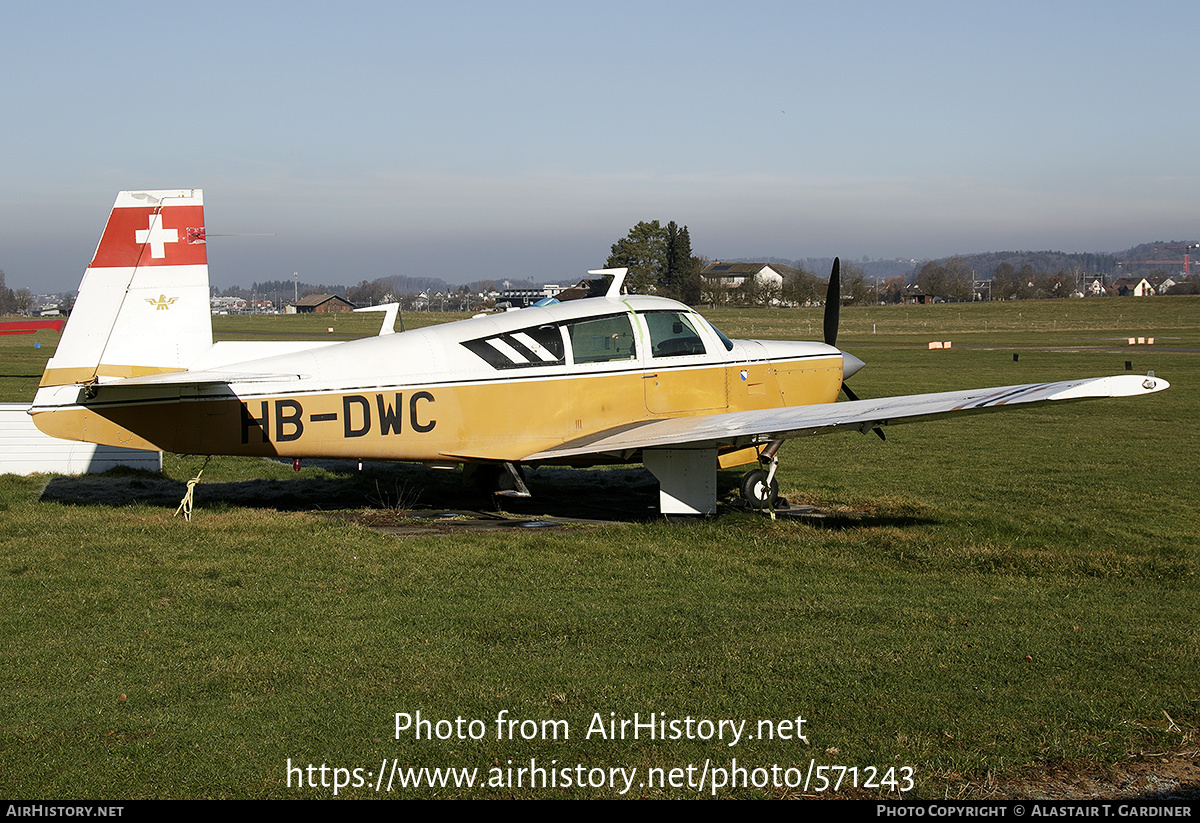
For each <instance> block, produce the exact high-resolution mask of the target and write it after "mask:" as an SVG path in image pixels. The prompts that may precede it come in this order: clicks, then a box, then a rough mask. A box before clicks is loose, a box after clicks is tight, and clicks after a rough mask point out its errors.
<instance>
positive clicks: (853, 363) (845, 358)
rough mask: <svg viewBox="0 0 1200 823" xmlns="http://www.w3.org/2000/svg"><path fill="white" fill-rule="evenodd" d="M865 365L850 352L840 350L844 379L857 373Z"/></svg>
mask: <svg viewBox="0 0 1200 823" xmlns="http://www.w3.org/2000/svg"><path fill="white" fill-rule="evenodd" d="M865 365H867V364H866V363H864V362H863V361H861V360H859V359H858V358H857V357H855V356H854V355H852V354H850V352H842V379H843V380H845V379H846V378H847V377H851V376H853V375H855V374H857V373H858V370H859V369H861V368H862V367H863V366H865Z"/></svg>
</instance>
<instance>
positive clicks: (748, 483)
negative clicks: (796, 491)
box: [742, 469, 779, 509]
mask: <svg viewBox="0 0 1200 823" xmlns="http://www.w3.org/2000/svg"><path fill="white" fill-rule="evenodd" d="M742 499H743V500H745V501H746V505H748V506H749V507H750V508H752V509H774V508H775V502H776V501H777V500H778V499H779V482H778V481H777V480H775V478H771V484H770V486H768V485H767V473H766V472H765V471H763V470H762V469H754V470H752V471H748V472H746V474H745V475H743V476H742Z"/></svg>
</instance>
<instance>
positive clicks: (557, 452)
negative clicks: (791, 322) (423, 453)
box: [524, 374, 1170, 461]
mask: <svg viewBox="0 0 1200 823" xmlns="http://www.w3.org/2000/svg"><path fill="white" fill-rule="evenodd" d="M1169 386H1170V384H1169V383H1167V381H1165V380H1162V379H1159V378H1157V377H1154V376H1149V377H1142V376H1138V375H1131V374H1126V375H1116V376H1114V377H1096V378H1090V379H1085V380H1067V381H1063V382H1059V383H1031V384H1028V385H1024V386H999V387H993V388H985V389H970V390H967V391H954V392H938V393H935V394H914V395H904V396H901V397H883V398H877V399H874V400H854V401H850V402H846V403H822V404H819V405H814V406H791V407H787V408H781V409H761V410H757V411H745V412H726V413H723V414H713V415H707V416H703V417H675V418H669V419H665V420H648V421H646V422H644V423H640V424H634V425H632V426H628V425H627V426H622V427H620V429H614V430H610V431H607V432H600V433H597V434H591V435H588V436H586V437H582V438H579V439H577V440H572V441H568V442H566V443H563V444H562V445H561V446H556V447H554V448H552V449H547V450H545V451H542V452H538V453H536V454H531V455H529V456H528V457H526V458H524V459H525V460H527V461H537V460H551V459H557V458H564V457H574V456H578V455H585V454H618V453H628V452H630V451H632V450H637V449H650V448H664V447H669V446H674V447H695V448H711V447H714V446H715V447H725V446H748V445H752V444H754V443H765V442H769V441H771V440H782V439H786V438H790V437H802V436H805V435H814V434H827V433H830V432H834V431H838V430H851V431H860V432H867V431H870V430H871V429H873V428H875V427H877V426H891V425H896V424H899V423H915V422H917V421H920V420H932V419H936V418H939V417H951V416H954V415H962V414H982V413H985V412H992V411H1000V410H1002V409H1006V408H1009V407H1013V406H1022V405H1034V404H1039V403H1051V402H1056V401H1069V400H1091V399H1097V398H1103V397H1132V396H1136V395H1143V394H1151V393H1153V392H1158V391H1162V390H1163V389H1166V388H1168V387H1169Z"/></svg>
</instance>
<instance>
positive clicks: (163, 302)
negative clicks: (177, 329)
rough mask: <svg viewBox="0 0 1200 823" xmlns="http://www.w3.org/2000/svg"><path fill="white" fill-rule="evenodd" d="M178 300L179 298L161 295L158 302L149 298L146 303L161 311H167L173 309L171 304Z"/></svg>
mask: <svg viewBox="0 0 1200 823" xmlns="http://www.w3.org/2000/svg"><path fill="white" fill-rule="evenodd" d="M178 299H179V298H178V297H167V296H166V295H165V294H160V295H159V296H158V299H157V300H152V299H151V298H149V297H147V298H146V302H147V303H149V304H150V305H151V306H154V307H155V308H157V309H158V310H159V311H166V310H167V309H169V308H171V304H172V303H174V302H175V301H176V300H178Z"/></svg>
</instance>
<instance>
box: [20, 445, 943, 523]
mask: <svg viewBox="0 0 1200 823" xmlns="http://www.w3.org/2000/svg"><path fill="white" fill-rule="evenodd" d="M168 459H170V458H169V457H168ZM305 465H306V467H311V468H319V469H321V470H322V471H321V473H320V475H317V476H313V475H310V476H307V477H306V476H300V475H298V476H296V477H294V478H288V479H286V480H284V479H250V480H235V481H213V482H207V481H205V480H204V478H203V477H201V480H200V482H199V483H198V484H197V486H196V491H195V494H194V500H195V514H196V516H203V513H204V511H205V510H206V509H208V510H210V511H211V510H218V509H221V508H225V507H242V508H250V509H270V510H275V511H306V512H314V513H320V512H335V511H336V512H343V513H346V514H347V516H348V518H349V519H354V518H353V516H352V515H351V514H350V513H353V512H363V517H364V518H365V519H367V520H374V521H378V520H380V519H381V518H380V516H381V515H386V514H392V515H395V516H396V517H403V516H406V515H410V514H411V515H413V516H423V517H429V516H431V515H437V514H438V513H439V512H441V513H445V512H456V511H464V510H465V511H480V512H491V513H499V514H503V515H507V516H513V517H518V518H522V517H524V518H533V517H538V518H550V519H554V518H563V519H584V520H592V521H598V522H617V523H632V522H644V521H651V520H656V519H658V518H659V514H658V507H657V503H658V484H657V482H656V480H655V478H654V476H653V475H652V474H650V472H648V471H646V470H645V469H643V468H641V467H637V468H617V469H592V470H586V471H580V470H573V469H561V468H555V467H543V468H541V469H538V470H536V471H531V472H529V474H528V475H527V476H526V478H525V480H526V482H527V484H528V486H529V488H530V489H531V490H532V491H533V493H534V494H533V497H532V498H519V497H517V498H511V497H502V496H493V495H492V494H490V493H482V492H476V491H473V490H471V489H470V488H468V487H465V486H464V484H463V482H462V478H461V474H460V473H459V472H439V471H431V470H428V469H425V468H424V467H421V466H417V465H412V464H366V465H365V466H364V468H363V470H361V471H360V470H359V469H358V466H357V464H356V463H355V462H354V461H336V460H325V461H309V462H307V463H306V464H305ZM719 481H720V482H719V484H718V489H719V492H720V493H721V495H722V497H723V499H731V498H732V499H733V503H732V504H729V505H722V506H721V508H720V512H721V513H724V514H730V513H736V512H741V511H745V506H744V504H742V503H741V501H740V499H739V498H737V494H736V493H737V488H738V481H737V478H736V477H734V476H729V477H725V476H722V477H721V478H719ZM186 490H187V484H186V483H184V482H182V481H179V480H173V479H170V478H167V477H164V476H162V475H160V474H156V473H153V472H147V471H140V470H134V469H126V468H116V469H112V470H110V471H108V472H105V473H103V474H93V475H81V476H77V477H65V476H62V477H55V478H53V479H52V480H51V481H50V482H49V483H48V484H47V485H46V488H45V489H44V490H43V492H42V495H41V498H40V500H41V501H42V502H46V503H61V504H65V505H72V506H128V505H144V506H155V507H162V508H170V509H175V508H177V507H178V506H179V503H180V500H181V499H182V498H183V496H184V493H185V492H186ZM756 514H757V513H756ZM776 515H777V516H778V517H780V518H787V519H799V520H803V521H805V522H807V523H809V524H811V525H814V526H818V527H821V528H827V529H838V530H840V529H851V528H863V527H871V526H911V525H919V524H922V523H931V522H935V521H934V518H931V517H927V516H924V515H921V514H894V513H886V512H843V511H837V512H830V511H823V510H820V509H817V508H815V507H812V506H800V505H795V506H791V507H790V508H785V509H780V510H777V512H776ZM762 516H765V513H764V514H763V515H762Z"/></svg>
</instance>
